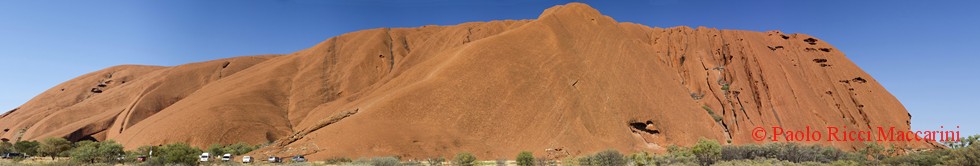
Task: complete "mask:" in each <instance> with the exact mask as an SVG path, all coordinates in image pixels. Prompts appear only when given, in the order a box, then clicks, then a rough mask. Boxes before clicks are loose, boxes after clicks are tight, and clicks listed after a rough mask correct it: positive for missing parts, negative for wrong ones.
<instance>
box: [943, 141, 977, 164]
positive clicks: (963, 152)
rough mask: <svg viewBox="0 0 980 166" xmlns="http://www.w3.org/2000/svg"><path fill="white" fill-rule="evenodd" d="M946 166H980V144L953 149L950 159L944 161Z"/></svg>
mask: <svg viewBox="0 0 980 166" xmlns="http://www.w3.org/2000/svg"><path fill="white" fill-rule="evenodd" d="M943 163H945V164H946V165H952V166H957V165H980V144H971V145H969V146H967V147H963V148H957V149H953V150H952V151H951V152H949V156H948V158H947V159H946V160H945V161H943Z"/></svg>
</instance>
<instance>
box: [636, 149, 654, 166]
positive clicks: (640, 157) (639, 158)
mask: <svg viewBox="0 0 980 166" xmlns="http://www.w3.org/2000/svg"><path fill="white" fill-rule="evenodd" d="M629 163H632V164H631V165H636V166H648V165H656V162H654V156H652V155H650V153H647V152H640V153H634V154H632V155H630V157H629Z"/></svg>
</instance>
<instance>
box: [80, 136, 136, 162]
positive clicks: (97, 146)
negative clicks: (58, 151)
mask: <svg viewBox="0 0 980 166" xmlns="http://www.w3.org/2000/svg"><path fill="white" fill-rule="evenodd" d="M70 153H71V159H72V160H75V161H79V162H88V163H118V162H119V160H118V158H119V157H123V155H124V154H126V153H125V151H123V146H122V145H120V144H118V143H116V141H112V140H109V141H103V142H92V141H81V142H77V143H76V147H75V149H72V150H71V152H70Z"/></svg>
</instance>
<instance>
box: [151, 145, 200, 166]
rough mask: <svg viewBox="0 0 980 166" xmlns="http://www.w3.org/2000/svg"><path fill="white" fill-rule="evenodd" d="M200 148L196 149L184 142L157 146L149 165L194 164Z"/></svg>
mask: <svg viewBox="0 0 980 166" xmlns="http://www.w3.org/2000/svg"><path fill="white" fill-rule="evenodd" d="M201 152H202V151H201V149H197V148H194V147H191V146H190V145H187V144H186V143H174V144H167V145H163V146H161V147H159V148H157V151H154V152H153V154H154V157H152V158H151V159H150V163H149V164H151V165H171V164H184V165H195V164H197V159H198V158H197V157H198V155H200V154H201Z"/></svg>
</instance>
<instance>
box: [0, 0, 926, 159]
mask: <svg viewBox="0 0 980 166" xmlns="http://www.w3.org/2000/svg"><path fill="white" fill-rule="evenodd" d="M705 108H708V109H710V110H712V111H713V112H714V113H715V114H716V115H715V116H718V117H720V118H721V121H719V122H716V121H715V120H714V119H713V117H712V115H710V114H709V113H708V111H706V110H705ZM909 119H910V115H909V114H908V112H907V111H906V110H905V108H904V107H903V106H902V104H901V103H899V101H898V100H897V99H896V98H895V97H893V96H892V95H891V94H889V93H888V91H886V90H885V89H884V88H883V87H882V86H881V85H879V84H878V82H877V81H876V80H875V79H873V78H872V77H871V76H869V75H868V74H867V73H865V72H863V71H862V70H861V69H860V68H858V66H856V65H855V64H853V63H852V62H851V61H849V60H848V59H847V58H846V57H845V56H844V54H843V53H841V52H840V51H839V50H836V49H834V47H833V46H831V45H830V44H828V43H826V42H824V41H822V40H819V39H817V38H816V37H812V36H808V35H804V34H783V33H781V32H779V31H770V32H751V31H739V30H718V29H710V28H703V27H699V28H696V29H692V28H688V27H675V28H651V27H647V26H644V25H638V24H633V23H620V22H617V21H616V20H613V19H612V18H610V17H607V16H604V15H601V14H600V13H599V12H598V11H596V10H595V9H592V8H591V7H589V6H588V5H585V4H580V3H571V4H568V5H563V6H556V7H553V8H550V9H547V10H545V11H544V12H543V13H542V14H541V15H540V16H539V17H538V19H536V20H516V21H514V20H507V21H492V22H477V23H465V24H460V25H455V26H424V27H419V28H384V29H371V30H364V31H358V32H353V33H349V34H344V35H340V36H337V37H334V38H331V39H328V40H326V41H324V42H322V43H320V44H317V45H316V46H314V47H312V48H309V49H306V50H302V51H299V52H296V53H292V54H288V55H269V56H252V57H237V58H229V59H222V60H215V61H209V62H202V63H194V64H187V65H181V66H175V67H158V66H118V67H112V68H108V69H105V70H102V71H97V72H94V73H91V74H86V75H83V76H80V77H78V78H75V79H73V80H70V81H68V82H65V83H63V84H61V85H58V86H56V87H54V88H52V89H50V90H48V91H46V92H44V93H42V94H40V95H38V96H37V97H35V98H34V99H32V100H31V101H29V102H28V103H26V104H24V105H23V106H21V107H20V108H19V109H16V110H15V111H10V112H8V113H6V114H3V115H2V117H0V128H4V129H8V131H7V132H4V133H3V134H2V136H3V137H4V138H10V139H12V140H36V139H43V138H46V137H67V138H69V139H71V140H85V139H90V140H107V139H112V140H116V141H118V142H120V143H123V144H124V145H125V146H126V148H129V149H132V148H136V147H138V146H142V145H160V144H166V143H173V142H188V143H190V144H191V145H194V146H198V147H205V146H208V145H210V144H213V143H225V144H230V143H237V142H247V143H252V144H258V143H269V142H271V143H272V144H271V145H270V146H268V147H265V148H262V149H260V150H258V151H255V152H253V154H254V155H258V156H264V155H278V156H289V155H295V154H306V155H308V157H309V158H312V159H326V158H332V157H339V156H346V157H353V158H357V157H370V156H391V155H397V156H402V157H403V158H429V157H434V156H444V157H448V156H450V155H452V154H455V153H457V152H463V151H466V152H472V153H474V154H475V155H477V156H479V157H481V158H487V159H495V158H501V157H504V158H508V157H512V156H513V155H514V154H517V152H519V151H522V150H531V151H533V152H535V153H537V154H548V155H551V156H562V155H581V154H585V153H592V152H596V151H600V150H605V149H609V148H614V149H618V150H621V151H625V152H635V151H654V152H662V151H664V150H665V148H666V146H667V145H691V144H693V143H695V142H696V141H697V140H698V138H708V139H716V140H719V141H720V142H722V143H725V142H727V140H731V142H732V143H733V144H750V143H759V142H757V141H755V140H754V139H753V138H752V129H753V128H755V127H760V126H762V127H771V126H782V127H783V128H786V129H787V130H796V129H803V128H804V127H806V126H812V127H825V126H848V127H849V128H867V127H877V126H895V127H897V128H899V129H902V130H908V129H909V123H910V122H909ZM819 143H822V144H827V145H832V146H836V147H840V148H844V149H854V148H857V147H863V146H864V144H863V143H861V142H819ZM896 145H897V146H899V147H901V148H930V147H931V146H930V145H928V144H926V143H924V142H899V143H896Z"/></svg>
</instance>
